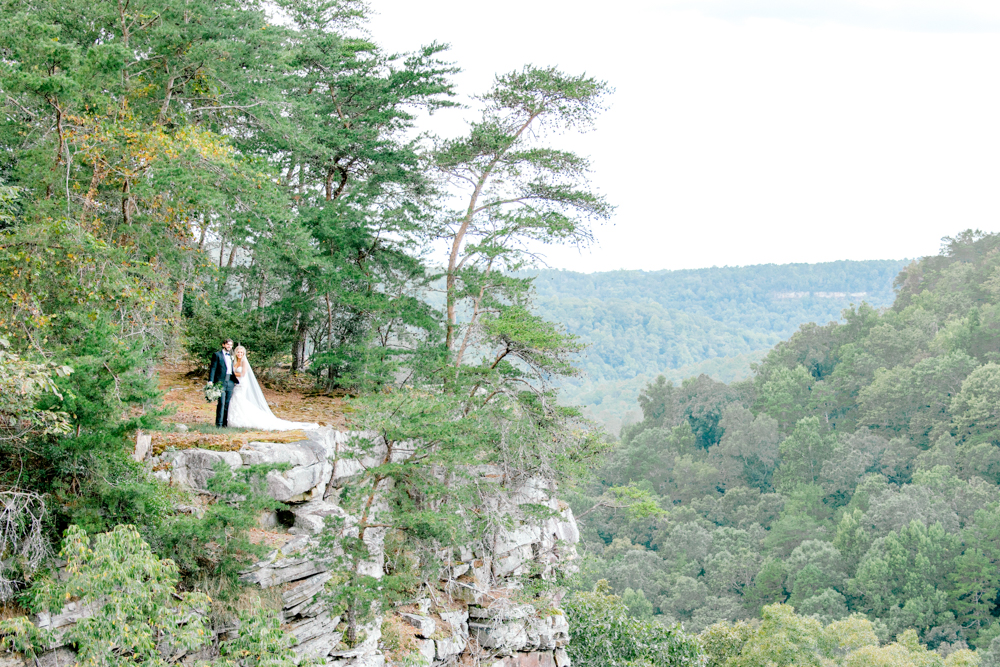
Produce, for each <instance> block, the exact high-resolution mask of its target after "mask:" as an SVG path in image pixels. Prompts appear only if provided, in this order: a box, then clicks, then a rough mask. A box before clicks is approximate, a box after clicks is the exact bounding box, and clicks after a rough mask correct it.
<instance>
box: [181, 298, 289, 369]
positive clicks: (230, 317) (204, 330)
mask: <svg viewBox="0 0 1000 667" xmlns="http://www.w3.org/2000/svg"><path fill="white" fill-rule="evenodd" d="M184 306H185V308H184V316H185V325H186V334H187V335H186V338H185V341H184V347H185V349H186V350H187V353H188V355H189V356H190V357H191V360H192V361H194V362H195V363H197V364H198V365H199V366H201V367H203V368H206V369H207V368H208V364H209V363H210V362H211V359H212V354H213V353H214V352H216V351H217V350H219V349H220V347H221V343H222V339H223V338H232V339H233V341H235V343H236V344H237V345H243V346H244V347H246V348H247V352H248V353H249V354H250V355H251V356H250V363H251V364H253V366H254V369H255V371H256V372H261V371H265V370H267V369H269V368H272V367H274V366H275V365H277V363H278V362H279V361H280V359H281V357H283V356H284V355H285V354H287V353H288V351H289V350H290V349H291V346H292V334H291V331H290V329H289V328H288V327H279V326H277V325H278V324H280V322H279V321H278V319H279V317H280V316H279V315H276V314H272V313H268V312H266V311H261V310H254V311H252V312H249V311H244V310H242V309H240V308H238V307H237V306H238V304H235V303H225V302H223V301H222V300H221V299H218V298H212V299H211V300H209V301H207V302H205V301H198V302H194V303H192V302H190V301H188V302H185V304H184Z"/></svg>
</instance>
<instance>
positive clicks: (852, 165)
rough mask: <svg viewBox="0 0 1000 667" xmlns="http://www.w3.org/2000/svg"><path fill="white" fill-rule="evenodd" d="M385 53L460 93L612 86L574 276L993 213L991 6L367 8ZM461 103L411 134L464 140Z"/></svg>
mask: <svg viewBox="0 0 1000 667" xmlns="http://www.w3.org/2000/svg"><path fill="white" fill-rule="evenodd" d="M371 5H372V8H373V9H374V10H375V12H376V15H375V17H374V20H373V22H372V26H371V30H372V34H373V36H374V38H375V39H376V41H379V42H380V43H381V44H383V46H385V47H386V48H388V49H389V50H399V51H403V50H411V49H414V48H416V47H417V46H419V45H420V44H424V43H428V42H430V41H433V40H437V41H439V42H447V43H449V44H451V45H452V49H451V57H452V58H453V59H454V60H455V61H456V62H457V64H458V65H459V66H461V67H462V68H463V69H464V72H463V73H462V74H461V75H460V76H459V77H458V80H457V81H458V85H459V89H460V91H461V92H462V93H463V94H466V95H469V94H474V93H476V92H480V91H482V90H485V89H486V88H488V87H489V85H490V83H491V81H492V79H493V76H494V75H495V74H496V73H502V72H506V71H509V70H512V69H517V68H519V67H521V66H522V65H523V64H525V63H534V64H536V65H557V66H558V67H560V68H562V69H563V70H565V71H567V72H570V73H580V72H587V73H588V74H591V75H593V76H597V77H599V78H602V79H605V80H607V81H608V82H609V83H610V84H611V85H612V86H613V87H615V88H616V92H615V94H614V95H613V96H612V99H611V108H610V110H609V111H607V112H606V113H604V114H603V115H602V116H601V118H600V120H599V121H598V124H597V128H596V130H595V131H593V132H591V133H588V134H586V135H573V136H565V137H562V138H560V139H559V140H558V143H559V145H560V146H561V147H565V148H570V149H572V150H576V151H578V152H580V153H582V154H584V155H588V156H590V157H591V159H592V161H593V164H594V175H593V183H594V185H595V187H596V189H597V190H599V191H600V192H602V193H603V194H605V195H607V197H608V198H609V199H610V200H611V202H612V203H614V204H616V205H617V207H618V208H617V211H616V214H615V217H614V219H613V220H612V221H611V222H610V223H607V224H604V225H601V226H598V227H597V228H596V229H595V235H596V237H597V239H598V245H597V246H596V247H594V248H592V249H591V250H590V251H585V252H583V253H582V254H581V253H578V252H576V251H575V250H552V251H549V252H548V262H549V264H550V265H551V266H554V267H559V268H566V269H573V270H578V271H594V270H612V269H619V268H626V269H645V270H657V269H683V268H698V267H705V266H724V265H747V264H761V263H769V262H776V263H786V262H822V261H829V260H837V259H890V258H892V259H894V258H904V257H918V256H922V255H927V254H933V253H936V252H937V250H938V248H939V246H940V239H941V237H942V236H945V235H952V234H955V233H957V232H959V231H961V230H962V229H966V228H968V227H978V228H981V229H984V230H987V231H994V230H996V229H997V221H998V220H1000V217H998V215H1000V188H998V184H1000V80H998V76H997V75H998V69H1000V3H998V2H995V1H994V2H971V1H965V0H925V1H921V0H901V1H889V0H884V1H882V0H870V1H857V2H849V1H829V2H824V1H822V0H771V1H767V0H760V1H754V0H742V1H740V0H688V1H685V0H673V1H671V0H662V1H659V2H656V1H653V0H649V1H644V0H618V1H608V0H603V1H602V2H591V1H588V0H574V1H564V0H503V1H499V0H487V1H485V2H470V1H469V0H423V1H418V0H371ZM469 115H470V112H468V111H465V112H463V111H448V112H441V113H439V114H437V115H436V116H435V117H434V118H433V119H432V121H431V123H430V124H429V125H428V128H430V129H432V130H433V131H435V132H437V133H439V134H443V135H455V134H460V133H461V132H462V128H463V127H464V125H463V123H464V117H465V116H469Z"/></svg>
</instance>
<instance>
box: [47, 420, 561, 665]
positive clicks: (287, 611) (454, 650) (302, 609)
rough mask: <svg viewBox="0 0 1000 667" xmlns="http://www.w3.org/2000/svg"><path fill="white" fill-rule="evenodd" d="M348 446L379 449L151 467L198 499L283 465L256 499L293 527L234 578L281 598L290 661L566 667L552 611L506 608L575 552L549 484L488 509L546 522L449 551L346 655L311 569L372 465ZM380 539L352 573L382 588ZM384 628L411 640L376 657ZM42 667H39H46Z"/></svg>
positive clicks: (323, 577) (492, 477)
mask: <svg viewBox="0 0 1000 667" xmlns="http://www.w3.org/2000/svg"><path fill="white" fill-rule="evenodd" d="M357 437H366V438H369V440H370V441H371V442H375V443H376V444H377V440H375V439H373V438H372V437H371V436H368V435H366V434H359V433H344V432H338V431H333V430H330V429H322V430H319V431H311V432H309V433H308V434H307V439H305V440H302V441H300V442H294V443H280V444H279V443H269V442H251V443H248V444H247V445H245V446H244V447H243V448H242V449H240V451H238V452H216V451H209V450H202V449H188V450H183V451H168V452H165V453H163V454H162V455H160V456H159V457H157V458H156V459H154V460H153V461H151V464H152V466H153V468H154V470H156V472H155V473H154V474H155V475H156V476H157V477H159V478H160V479H162V480H163V481H165V482H168V483H170V484H174V485H177V486H180V487H183V488H186V489H189V490H191V491H193V492H195V493H204V492H206V491H207V485H208V480H209V479H210V478H211V477H212V475H213V474H214V470H215V469H216V467H217V466H218V465H219V464H220V463H223V464H225V465H227V466H229V467H230V468H232V469H234V470H236V469H239V468H242V467H246V466H253V465H260V464H284V467H285V469H284V470H281V471H278V470H272V471H271V472H269V473H268V474H267V477H266V479H265V488H266V492H267V493H268V494H269V495H270V496H272V497H273V498H275V499H276V500H278V501H281V502H282V503H284V504H285V506H286V508H287V510H286V512H285V513H284V520H283V522H282V523H283V524H284V525H286V526H287V525H288V524H289V520H288V517H289V516H291V517H292V521H291V525H290V527H288V528H287V533H288V534H289V538H290V539H289V541H288V542H286V543H285V544H284V545H283V546H281V548H279V549H275V550H274V551H273V552H272V553H270V554H269V555H268V556H267V557H266V558H264V559H263V560H261V561H260V562H259V563H256V564H255V565H254V566H253V567H251V568H249V569H248V570H247V571H246V572H245V573H244V574H243V577H242V578H243V580H244V581H246V582H248V583H252V584H256V585H258V586H260V587H261V588H265V589H267V588H275V587H278V588H279V589H280V591H281V601H282V617H283V621H284V627H285V629H286V630H288V631H289V632H291V633H292V634H294V635H295V637H296V638H297V639H298V644H297V646H296V647H295V651H296V652H297V653H298V654H299V655H300V656H303V657H306V656H308V657H310V658H316V659H320V660H322V661H324V662H325V663H326V664H328V665H336V666H342V667H348V666H352V667H382V666H384V665H386V664H389V665H391V664H394V663H395V662H397V661H401V660H403V659H404V658H405V659H407V660H409V662H410V664H412V662H413V660H419V661H422V662H423V663H424V664H427V665H444V664H458V663H460V662H461V663H463V664H465V658H467V657H475V659H476V660H475V661H474V662H475V664H482V665H490V666H491V667H568V665H569V659H568V657H567V655H566V651H565V650H564V647H565V646H566V645H567V643H568V642H569V626H568V624H567V622H566V618H565V616H564V615H563V614H562V612H561V611H560V610H559V609H558V608H556V607H551V608H548V609H543V610H538V609H536V608H535V607H534V606H531V605H524V604H515V603H514V602H512V601H511V599H510V598H511V597H514V594H515V593H516V590H517V587H518V584H517V583H516V581H515V578H516V577H517V576H518V575H521V574H524V573H526V572H528V571H529V570H531V571H533V572H536V573H540V574H541V576H542V577H545V578H548V577H551V576H552V574H553V573H554V572H555V571H556V570H558V569H563V570H565V569H567V568H572V567H574V565H573V560H574V559H575V557H576V554H575V548H574V546H573V545H574V544H575V543H576V542H578V541H579V530H578V528H577V525H576V521H575V519H574V518H573V513H572V511H571V510H570V509H569V507H568V506H567V505H566V504H565V503H563V502H561V501H559V500H558V499H556V498H555V497H554V491H555V488H554V485H552V484H551V483H549V482H548V481H547V480H543V479H529V480H527V482H525V483H523V484H522V485H521V486H520V488H518V490H517V492H516V493H515V494H513V495H512V496H510V499H509V500H507V501H505V502H506V503H507V505H505V506H498V507H493V508H491V509H492V510H494V511H496V512H500V513H502V514H503V515H505V516H515V515H517V508H518V506H519V505H523V504H529V503H530V504H532V505H533V506H535V507H537V506H544V507H548V508H549V510H550V514H551V516H549V518H546V519H544V520H540V521H536V522H535V523H521V524H518V525H515V526H514V527H513V528H509V529H496V530H495V531H494V532H493V533H492V534H490V535H487V536H485V539H483V540H482V541H481V542H482V544H481V545H480V546H479V547H469V548H463V549H459V550H457V551H458V552H459V553H458V554H457V557H456V554H453V553H450V552H449V553H443V554H442V558H441V568H440V580H439V581H438V582H432V584H433V585H429V586H428V587H427V588H428V589H430V594H429V595H428V597H427V598H426V599H420V600H415V601H413V604H412V605H407V606H406V607H400V608H399V609H398V610H396V611H393V612H392V615H393V616H395V618H391V617H390V618H376V619H375V620H373V621H372V622H370V623H369V624H368V625H367V626H365V627H364V629H363V632H361V633H359V634H358V638H357V639H356V640H355V643H354V644H352V645H348V643H346V642H345V637H344V633H345V624H344V623H343V622H342V621H343V620H344V619H342V618H341V617H340V616H339V615H337V614H335V613H333V612H332V611H331V608H330V607H329V606H328V603H327V602H326V601H325V596H324V593H326V592H328V587H329V586H330V585H331V583H330V582H331V579H332V578H333V574H332V573H331V572H330V571H329V567H330V566H329V565H328V564H327V563H328V562H329V556H330V554H329V553H327V554H325V556H326V558H319V557H317V550H316V548H317V545H318V544H319V541H320V538H319V536H320V535H321V533H323V531H324V530H325V529H328V520H329V517H334V518H335V519H337V520H338V521H339V525H340V527H341V530H347V531H350V529H351V527H352V526H354V525H356V524H357V519H356V517H354V516H352V515H351V514H350V513H349V512H347V511H345V509H344V508H342V507H341V506H339V505H338V504H337V498H338V495H337V493H336V490H337V489H340V488H342V487H343V486H344V485H346V484H348V483H350V480H351V478H352V477H354V476H355V475H357V474H358V473H359V472H361V471H363V470H364V469H365V468H367V467H371V466H374V465H377V464H378V463H380V462H381V461H380V460H377V459H375V458H370V456H369V457H365V456H361V455H359V453H358V452H357V451H355V450H354V449H352V447H351V443H352V441H354V439H355V438H357ZM407 455H408V452H406V451H405V450H400V449H397V450H396V456H399V457H404V456H407ZM476 472H477V473H478V474H479V475H480V477H481V479H482V480H483V481H484V482H493V483H496V482H499V481H500V480H501V479H502V476H501V475H500V474H499V471H497V470H495V469H492V468H489V467H484V468H483V469H482V470H478V471H476ZM497 502H500V501H497ZM194 511H197V508H195V509H194ZM270 524H271V525H272V526H275V527H277V526H278V521H277V517H270ZM276 529H277V528H276ZM354 534H355V536H356V535H357V531H355V533H354ZM383 537H384V530H379V529H369V530H368V531H366V533H365V542H366V544H367V546H368V551H369V554H370V555H371V558H370V559H369V560H368V561H366V562H364V563H362V564H361V565H359V566H358V567H359V570H360V571H361V573H363V574H366V575H370V576H372V577H375V578H381V576H382V573H383V545H382V539H383ZM334 555H336V554H334ZM86 613H87V610H85V609H76V608H75V607H73V605H72V604H70V605H67V607H66V608H64V609H63V611H62V613H60V614H57V615H52V616H48V615H46V616H42V617H39V618H38V619H37V621H38V623H39V625H45V626H47V627H51V628H53V629H58V628H63V627H68V626H70V625H72V624H73V623H75V622H76V621H77V620H78V619H79V618H82V617H83V616H84V615H86ZM385 622H388V623H389V624H390V625H393V624H395V625H394V627H405V628H407V630H406V632H405V633H404V634H405V635H406V636H407V638H408V640H409V641H408V642H403V643H402V644H400V645H396V646H393V647H391V649H392V650H391V651H388V650H387V651H386V653H385V654H384V653H383V650H382V649H381V648H380V646H384V645H385V643H384V642H382V627H383V623H385ZM231 630H232V628H229V629H220V630H219V632H221V633H223V634H224V633H226V632H229V631H231ZM387 648H388V647H387ZM59 650H62V651H64V650H65V649H62V648H60V649H59ZM52 655H55V652H53V653H52ZM192 657H193V656H188V657H187V658H186V659H185V661H190V659H191V658H192ZM198 657H199V658H204V657H205V656H198ZM40 664H46V663H45V660H44V659H43V660H40Z"/></svg>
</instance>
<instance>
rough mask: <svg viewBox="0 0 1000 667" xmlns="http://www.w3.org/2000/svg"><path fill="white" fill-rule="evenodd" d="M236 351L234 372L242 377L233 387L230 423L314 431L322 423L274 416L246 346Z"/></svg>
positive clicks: (258, 427)
mask: <svg viewBox="0 0 1000 667" xmlns="http://www.w3.org/2000/svg"><path fill="white" fill-rule="evenodd" d="M235 353H236V360H235V363H234V364H233V375H235V376H236V377H237V378H239V384H237V385H236V387H235V388H234V389H233V397H232V399H231V400H230V402H229V425H230V426H235V427H237V428H253V429H258V430H260V431H290V430H292V429H307V430H315V429H318V428H319V424H312V423H306V422H291V421H287V420H285V419H279V418H278V417H275V416H274V413H272V412H271V408H270V407H268V405H267V401H266V400H265V399H264V392H262V391H261V390H260V385H259V384H257V378H256V377H255V376H254V374H253V369H252V368H250V362H249V360H247V349H246V348H245V347H243V346H242V345H240V346H238V347H237V348H236V350H235Z"/></svg>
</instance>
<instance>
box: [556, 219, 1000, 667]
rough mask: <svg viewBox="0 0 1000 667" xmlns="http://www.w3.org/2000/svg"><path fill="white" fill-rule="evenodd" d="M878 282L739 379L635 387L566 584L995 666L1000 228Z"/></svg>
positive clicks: (590, 493) (586, 509)
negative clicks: (838, 632) (582, 576)
mask: <svg viewBox="0 0 1000 667" xmlns="http://www.w3.org/2000/svg"><path fill="white" fill-rule="evenodd" d="M894 284H895V287H896V290H897V296H896V299H895V301H894V303H893V305H892V307H891V308H888V309H882V310H878V309H874V308H872V307H870V306H869V305H867V304H861V305H859V306H857V307H854V308H850V309H848V310H846V311H845V312H844V315H843V321H842V322H838V323H831V324H827V325H825V326H817V325H815V324H808V325H804V326H802V327H801V328H800V329H799V331H797V332H796V333H795V334H794V335H793V336H791V337H790V338H789V339H788V340H786V341H784V342H782V343H779V344H778V345H777V346H775V348H774V349H773V350H771V351H770V352H769V353H768V354H767V356H766V357H765V358H764V359H763V361H762V362H761V363H760V364H759V365H757V366H756V367H755V368H754V373H753V376H752V377H751V378H750V379H748V380H745V381H742V382H735V383H732V384H728V385H727V384H724V383H721V382H717V381H715V380H712V379H711V378H709V377H707V376H704V375H702V376H700V377H697V378H689V379H687V380H685V381H683V382H682V383H680V384H679V385H675V384H673V383H671V382H667V381H666V380H665V379H664V378H659V379H657V380H656V381H654V382H651V383H649V384H648V385H647V386H646V387H645V389H644V390H643V392H642V395H641V396H640V398H639V403H640V406H641V409H642V413H643V419H642V421H641V422H640V423H637V424H635V425H633V426H630V427H628V428H627V429H626V430H625V431H624V433H623V435H622V440H621V443H620V446H619V447H618V448H617V449H616V451H615V452H614V453H613V455H612V456H611V458H610V459H609V460H608V462H607V463H606V465H605V466H604V467H603V468H602V469H601V470H600V471H599V472H598V473H597V474H596V479H595V481H594V482H593V484H592V485H591V486H590V487H588V488H586V489H585V490H584V491H582V492H581V494H580V495H579V497H577V498H576V499H575V500H574V505H575V507H576V508H577V510H578V513H579V516H583V517H585V518H584V521H585V522H586V529H585V534H586V538H585V541H586V544H587V551H588V563H587V565H586V568H585V570H586V572H587V573H588V575H587V576H588V577H589V579H588V582H589V583H587V584H583V586H584V587H585V588H587V587H589V585H590V584H592V583H593V582H594V581H595V580H596V579H607V581H608V582H609V583H610V585H611V587H612V589H613V590H614V591H616V592H617V593H619V594H620V595H621V596H622V597H623V599H624V600H625V601H626V602H627V603H628V604H629V605H630V609H632V610H633V613H634V614H636V615H639V616H646V617H653V615H654V614H655V615H657V616H659V617H662V618H664V619H671V620H681V621H684V622H685V627H687V628H690V629H692V630H696V631H701V630H704V629H706V628H709V626H712V625H713V624H715V623H718V622H733V621H738V620H739V619H748V618H754V617H757V616H758V615H759V614H760V613H761V610H762V608H766V609H772V612H769V613H774V612H773V608H770V607H767V605H773V604H775V603H787V604H788V605H792V606H794V608H795V609H796V610H797V612H798V613H799V614H802V615H805V616H813V617H814V618H816V619H818V620H819V621H820V622H822V623H824V624H829V623H832V622H834V621H840V620H842V619H846V618H847V617H848V616H850V615H851V614H864V615H865V616H866V617H867V618H868V619H870V620H871V621H872V623H873V624H872V628H873V631H874V632H875V633H876V634H878V635H879V637H880V638H881V639H882V640H883V641H885V640H887V639H889V638H895V637H901V636H902V635H903V633H904V631H906V630H908V629H913V630H915V631H916V633H917V637H918V638H919V641H920V642H922V643H924V644H926V645H927V646H929V647H930V648H932V649H937V650H938V651H939V652H940V653H941V654H943V655H947V654H948V653H950V652H954V651H956V650H958V649H964V648H966V647H969V646H974V647H976V648H978V649H980V651H987V650H990V647H991V646H992V647H993V648H992V650H990V654H989V659H990V660H991V661H993V660H996V659H997V658H1000V639H997V638H998V637H1000V623H998V622H997V617H998V616H1000V606H998V604H1000V567H998V564H1000V531H998V523H997V521H998V517H1000V454H998V449H997V442H998V441H1000V430H998V429H1000V417H998V415H1000V305H998V304H1000V236H998V235H991V234H983V233H980V232H965V233H963V234H960V235H958V236H957V237H955V238H953V239H946V244H945V246H944V249H943V251H942V253H941V254H940V255H939V256H936V257H927V258H924V259H922V260H920V261H917V262H914V263H912V264H911V265H909V266H908V267H906V268H905V269H904V270H903V271H902V272H901V273H900V274H899V276H898V277H897V278H896V280H895V283H894ZM994 642H995V643H994ZM994 654H996V657H993V655H994ZM753 664H757V663H753ZM781 664H785V663H781ZM794 664H813V663H812V662H809V663H805V662H803V663H794ZM871 664H876V663H871ZM877 664H890V663H881V662H879V663H877ZM891 664H897V663H891ZM898 664H903V663H898ZM914 664H920V663H914ZM987 664H994V662H988V663H987Z"/></svg>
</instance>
